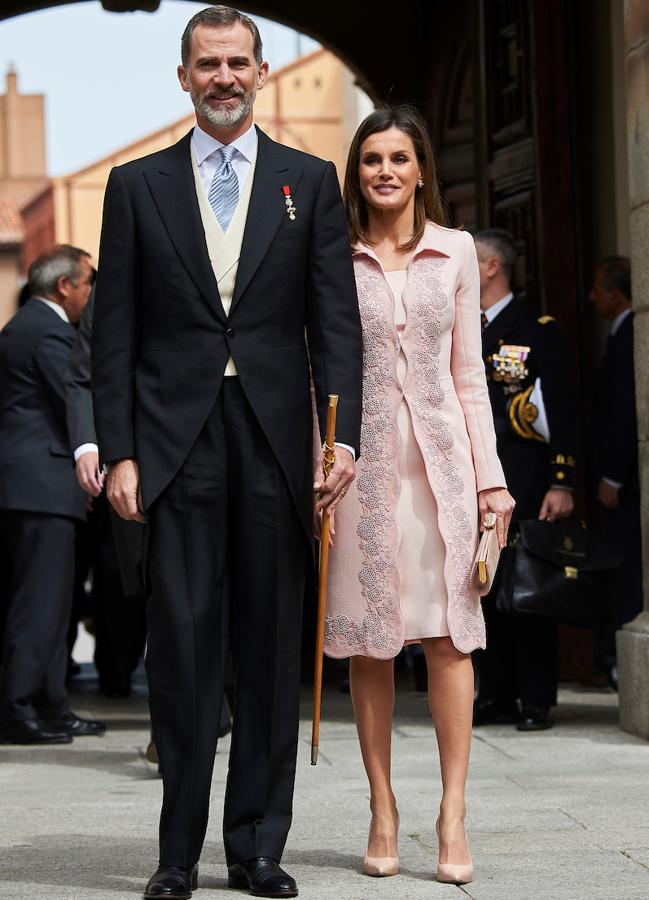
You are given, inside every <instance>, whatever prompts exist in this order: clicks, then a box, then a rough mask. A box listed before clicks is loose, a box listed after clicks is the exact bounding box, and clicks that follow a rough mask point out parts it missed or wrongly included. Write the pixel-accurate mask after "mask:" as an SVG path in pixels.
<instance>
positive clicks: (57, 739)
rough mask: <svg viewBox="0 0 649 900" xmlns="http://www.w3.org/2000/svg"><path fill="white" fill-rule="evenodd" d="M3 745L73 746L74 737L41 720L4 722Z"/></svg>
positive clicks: (1, 729)
mask: <svg viewBox="0 0 649 900" xmlns="http://www.w3.org/2000/svg"><path fill="white" fill-rule="evenodd" d="M0 743H2V744H71V743H72V737H71V736H70V734H69V733H68V732H67V731H63V730H62V729H60V728H55V727H54V726H53V725H52V724H51V723H49V722H48V723H45V722H42V721H41V720H40V719H27V720H26V721H24V722H20V721H15V722H4V723H3V724H2V725H0Z"/></svg>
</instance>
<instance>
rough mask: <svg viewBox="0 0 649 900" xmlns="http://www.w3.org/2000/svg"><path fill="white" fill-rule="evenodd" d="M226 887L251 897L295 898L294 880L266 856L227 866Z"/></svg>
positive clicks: (295, 886) (295, 887)
mask: <svg viewBox="0 0 649 900" xmlns="http://www.w3.org/2000/svg"><path fill="white" fill-rule="evenodd" d="M228 887H231V888H236V889H237V890H240V891H248V892H249V893H250V894H252V896H253V897H297V884H296V883H295V879H294V878H291V876H290V875H287V874H286V872H285V871H284V870H283V869H280V867H279V863H277V862H275V860H274V859H270V858H269V857H268V856H257V857H255V858H254V859H247V860H246V861H245V862H240V863H234V864H233V865H231V866H228Z"/></svg>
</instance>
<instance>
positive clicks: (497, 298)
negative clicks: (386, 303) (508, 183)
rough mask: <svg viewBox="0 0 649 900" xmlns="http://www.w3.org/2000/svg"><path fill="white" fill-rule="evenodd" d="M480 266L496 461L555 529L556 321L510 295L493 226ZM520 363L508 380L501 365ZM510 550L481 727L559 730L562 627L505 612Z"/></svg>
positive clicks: (522, 500) (560, 452)
mask: <svg viewBox="0 0 649 900" xmlns="http://www.w3.org/2000/svg"><path fill="white" fill-rule="evenodd" d="M475 243H476V249H477V253H478V265H479V268H480V308H481V310H482V352H483V357H484V361H485V369H486V373H487V384H488V386H489V397H490V400H491V406H492V409H493V414H494V424H495V428H496V437H497V441H498V455H499V457H500V460H501V462H502V465H503V469H504V470H505V477H506V479H507V487H508V488H509V491H510V493H511V494H512V496H513V497H514V499H515V500H516V508H515V509H514V515H513V517H512V526H513V530H515V526H516V522H518V521H520V520H522V519H536V518H538V519H546V520H549V521H557V520H558V519H562V518H564V517H566V516H569V515H570V514H571V513H572V510H573V496H572V486H573V481H574V471H575V459H574V447H575V439H576V438H575V431H574V411H573V407H572V402H571V399H570V398H571V393H572V392H571V390H570V385H569V383H568V376H567V374H566V370H565V366H564V359H565V352H564V349H563V344H562V341H561V335H560V333H559V328H558V326H557V323H556V322H555V320H554V319H553V318H552V317H551V316H538V315H537V313H536V312H535V311H534V310H532V309H531V308H530V307H529V306H527V305H526V304H525V302H524V301H523V300H521V299H520V298H516V297H515V296H514V294H513V293H512V290H511V281H512V274H513V269H514V264H515V261H516V248H515V246H514V242H513V240H512V238H511V235H510V234H509V233H508V232H506V231H503V230H502V229H498V228H492V229H488V230H484V231H480V232H478V233H477V234H476V235H475ZM503 356H508V357H509V359H510V360H514V361H515V362H516V363H517V365H515V366H513V368H512V369H511V372H512V374H511V375H510V374H507V375H506V376H503V374H502V370H503V365H504V364H503V365H500V367H499V358H500V357H503ZM508 552H509V551H508V550H507V548H506V549H505V550H504V551H503V559H502V560H501V563H500V566H499V570H498V575H497V577H496V583H495V584H494V587H493V589H492V591H491V593H490V595H489V596H487V597H485V599H484V604H483V608H484V613H485V620H486V624H487V648H486V650H484V651H479V652H478V653H477V654H476V660H477V663H478V672H479V691H478V698H477V701H476V704H475V709H474V724H476V725H485V724H490V723H508V722H516V727H517V728H518V729H519V730H520V731H536V730H540V729H546V728H550V727H551V725H552V722H551V719H550V715H549V710H550V707H552V706H554V705H555V704H556V694H557V679H558V648H557V630H556V625H555V623H554V622H553V621H551V620H550V619H546V618H545V617H544V616H525V615H518V616H517V615H515V614H510V613H503V612H501V611H499V610H498V609H497V608H496V601H495V597H496V593H497V591H498V590H499V588H500V584H501V580H502V579H503V578H504V577H506V573H507V563H506V554H507V553H508Z"/></svg>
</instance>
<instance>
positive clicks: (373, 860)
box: [363, 813, 399, 878]
mask: <svg viewBox="0 0 649 900" xmlns="http://www.w3.org/2000/svg"><path fill="white" fill-rule="evenodd" d="M398 831H399V813H397V834H398ZM363 872H365V874H366V875H371V876H372V877H373V878H387V877H389V876H390V875H398V874H399V857H398V856H368V855H367V853H366V854H365V859H364V860H363Z"/></svg>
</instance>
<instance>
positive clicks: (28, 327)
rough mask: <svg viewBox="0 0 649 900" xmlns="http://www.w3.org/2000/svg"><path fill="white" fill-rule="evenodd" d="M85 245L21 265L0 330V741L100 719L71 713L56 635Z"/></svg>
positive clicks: (62, 630) (69, 731) (74, 508)
mask: <svg viewBox="0 0 649 900" xmlns="http://www.w3.org/2000/svg"><path fill="white" fill-rule="evenodd" d="M88 259H89V257H88V254H87V253H85V252H84V251H83V250H79V249H77V248H75V247H70V246H68V245H61V246H57V247H54V249H53V250H52V251H51V252H49V253H46V254H44V255H43V256H40V257H39V258H38V259H37V260H36V261H35V262H34V263H32V265H31V266H30V269H29V285H30V292H31V298H30V299H29V300H28V301H27V303H26V304H25V305H24V306H23V307H21V309H20V310H19V311H18V312H17V313H16V315H15V316H14V317H13V319H11V321H10V322H9V323H8V324H7V325H6V326H5V328H4V329H3V331H2V332H1V333H0V536H1V539H2V541H3V542H4V543H5V545H6V547H7V549H8V553H9V556H10V560H11V586H10V596H9V610H8V615H7V622H6V627H5V636H4V652H3V667H2V685H1V688H2V690H1V697H0V720H1V721H0V739H2V740H4V741H7V742H11V743H64V742H69V741H70V740H71V739H72V737H73V736H80V735H87V734H100V733H101V732H102V731H103V730H104V726H103V725H101V723H99V722H92V721H88V720H84V719H81V718H79V717H78V716H75V715H74V713H72V712H71V711H70V708H69V706H68V702H67V695H66V691H65V674H66V666H67V646H66V633H67V629H68V623H69V619H70V609H71V604H72V589H73V579H74V553H75V522H76V521H77V520H83V519H84V518H85V509H86V499H85V495H84V493H83V491H82V490H81V489H80V488H79V485H78V484H77V481H76V477H75V473H74V464H73V459H72V453H71V452H70V445H69V442H68V435H67V430H66V421H65V384H66V377H67V370H68V365H69V362H70V352H71V350H72V345H73V343H74V336H75V330H74V327H73V326H74V325H75V324H76V323H77V322H78V321H79V318H80V316H81V312H82V310H83V307H84V306H85V303H86V301H87V299H88V292H89V290H90V283H91V278H92V268H91V266H90V263H89V262H88Z"/></svg>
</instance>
